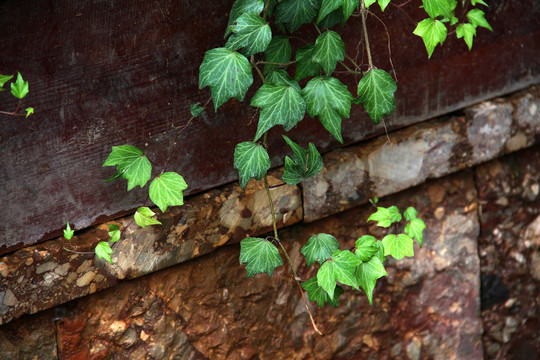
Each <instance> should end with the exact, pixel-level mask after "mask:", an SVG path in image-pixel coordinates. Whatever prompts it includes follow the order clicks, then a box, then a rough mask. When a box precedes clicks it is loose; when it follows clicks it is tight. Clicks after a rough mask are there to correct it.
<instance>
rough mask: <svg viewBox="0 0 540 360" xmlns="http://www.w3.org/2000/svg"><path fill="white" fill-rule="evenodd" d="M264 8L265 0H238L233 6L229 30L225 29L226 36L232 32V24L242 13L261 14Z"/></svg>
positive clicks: (228, 25)
mask: <svg viewBox="0 0 540 360" xmlns="http://www.w3.org/2000/svg"><path fill="white" fill-rule="evenodd" d="M263 9H264V1H263V0H236V1H235V2H234V4H233V6H232V8H231V14H230V15H229V22H228V24H227V30H225V36H224V37H223V38H226V37H227V36H229V34H230V33H231V28H230V26H231V25H232V23H233V22H234V21H235V20H236V19H238V17H239V16H240V15H242V14H254V15H259V14H260V13H261V12H262V11H263Z"/></svg>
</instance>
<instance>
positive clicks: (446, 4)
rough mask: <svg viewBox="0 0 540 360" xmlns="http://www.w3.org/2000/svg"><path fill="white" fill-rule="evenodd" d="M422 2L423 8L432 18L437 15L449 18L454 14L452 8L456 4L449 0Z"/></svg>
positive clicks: (425, 0) (423, 0)
mask: <svg viewBox="0 0 540 360" xmlns="http://www.w3.org/2000/svg"><path fill="white" fill-rule="evenodd" d="M422 4H423V7H424V10H425V11H426V13H427V14H428V15H429V17H430V18H432V19H435V18H436V17H437V16H443V17H445V18H448V19H451V18H452V17H453V16H454V12H453V10H454V8H455V7H456V5H455V4H453V1H451V0H422Z"/></svg>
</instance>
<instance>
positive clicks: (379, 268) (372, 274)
mask: <svg viewBox="0 0 540 360" xmlns="http://www.w3.org/2000/svg"><path fill="white" fill-rule="evenodd" d="M386 275H388V274H387V273H386V270H385V269H384V265H383V263H382V262H381V260H380V259H379V258H378V257H377V256H373V257H371V258H370V259H369V261H367V262H363V263H362V264H360V265H358V266H357V267H356V279H357V281H358V284H359V285H360V286H361V287H362V289H364V291H365V292H366V295H367V297H368V300H369V304H370V305H372V303H373V289H375V284H376V283H377V279H379V278H381V277H383V276H386Z"/></svg>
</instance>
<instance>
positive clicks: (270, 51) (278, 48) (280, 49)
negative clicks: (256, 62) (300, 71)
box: [264, 36, 291, 74]
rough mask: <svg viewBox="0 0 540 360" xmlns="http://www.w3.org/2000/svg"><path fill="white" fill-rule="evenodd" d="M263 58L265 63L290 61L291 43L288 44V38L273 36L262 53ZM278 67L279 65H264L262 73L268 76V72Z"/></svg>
mask: <svg viewBox="0 0 540 360" xmlns="http://www.w3.org/2000/svg"><path fill="white" fill-rule="evenodd" d="M264 58H265V60H266V62H271V63H278V64H286V63H288V62H289V60H290V59H291V43H290V42H289V38H288V37H286V36H274V37H273V38H272V41H270V44H268V47H267V48H266V51H265V52H264ZM278 66H280V65H272V64H265V65H264V73H265V74H268V72H269V71H270V70H272V69H275V68H276V67H278Z"/></svg>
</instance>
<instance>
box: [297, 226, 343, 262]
mask: <svg viewBox="0 0 540 360" xmlns="http://www.w3.org/2000/svg"><path fill="white" fill-rule="evenodd" d="M338 248H339V243H338V241H337V240H336V238H335V237H333V236H332V235H328V234H316V235H313V236H312V237H310V238H309V240H308V242H307V243H306V244H305V245H304V246H302V249H301V250H300V251H301V252H302V254H304V256H305V257H306V263H307V266H311V265H313V263H314V262H315V261H318V262H319V263H321V264H322V263H323V262H324V260H326V259H329V258H330V257H331V256H332V254H333V253H334V251H336V250H337V249H338Z"/></svg>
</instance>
